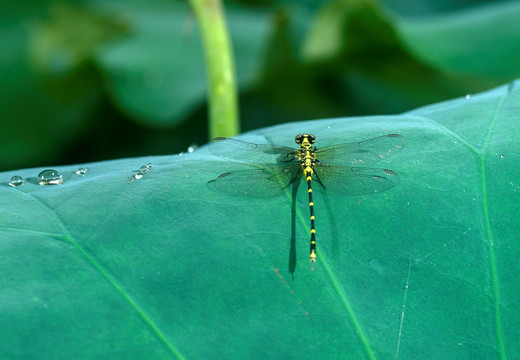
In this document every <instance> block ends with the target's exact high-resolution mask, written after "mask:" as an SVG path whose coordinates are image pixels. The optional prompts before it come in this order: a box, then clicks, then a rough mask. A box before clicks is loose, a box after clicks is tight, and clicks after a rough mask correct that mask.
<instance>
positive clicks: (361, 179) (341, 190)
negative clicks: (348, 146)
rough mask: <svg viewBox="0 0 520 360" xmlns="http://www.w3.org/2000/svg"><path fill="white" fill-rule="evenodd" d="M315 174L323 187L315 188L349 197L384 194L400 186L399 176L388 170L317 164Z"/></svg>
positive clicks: (316, 186)
mask: <svg viewBox="0 0 520 360" xmlns="http://www.w3.org/2000/svg"><path fill="white" fill-rule="evenodd" d="M314 174H315V177H316V178H317V179H316V180H317V182H319V183H321V184H322V185H323V186H320V185H315V186H314V188H317V189H320V188H321V189H323V188H325V190H326V191H331V192H335V193H338V194H343V195H348V196H356V195H366V194H373V193H378V192H383V191H386V190H388V189H391V188H393V187H394V186H396V185H397V184H399V175H397V174H396V173H395V172H393V171H391V170H386V169H374V168H365V167H350V166H343V165H335V164H323V163H320V164H316V167H315V169H314Z"/></svg>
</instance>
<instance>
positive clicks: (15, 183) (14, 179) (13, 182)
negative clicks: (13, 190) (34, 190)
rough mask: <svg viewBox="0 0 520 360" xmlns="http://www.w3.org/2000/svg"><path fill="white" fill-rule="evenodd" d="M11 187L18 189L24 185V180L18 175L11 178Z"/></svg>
mask: <svg viewBox="0 0 520 360" xmlns="http://www.w3.org/2000/svg"><path fill="white" fill-rule="evenodd" d="M9 185H10V186H12V187H17V186H21V185H23V178H22V177H21V176H18V175H14V176H13V177H11V181H10V182H9Z"/></svg>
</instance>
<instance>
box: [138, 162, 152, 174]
mask: <svg viewBox="0 0 520 360" xmlns="http://www.w3.org/2000/svg"><path fill="white" fill-rule="evenodd" d="M152 167H153V165H152V164H150V163H148V165H143V166H141V167H140V168H139V172H141V173H143V174H145V173H147V172H148V171H150V169H151V168H152Z"/></svg>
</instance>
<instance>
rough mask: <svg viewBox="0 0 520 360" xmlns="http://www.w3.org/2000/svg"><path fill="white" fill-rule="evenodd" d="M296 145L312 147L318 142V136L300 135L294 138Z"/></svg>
mask: <svg viewBox="0 0 520 360" xmlns="http://www.w3.org/2000/svg"><path fill="white" fill-rule="evenodd" d="M294 141H296V144H298V145H303V146H310V145H312V144H314V143H315V142H316V136H314V135H313V134H298V135H296V137H295V138H294Z"/></svg>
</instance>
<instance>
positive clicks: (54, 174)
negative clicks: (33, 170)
mask: <svg viewBox="0 0 520 360" xmlns="http://www.w3.org/2000/svg"><path fill="white" fill-rule="evenodd" d="M38 181H39V184H40V185H61V184H63V176H62V175H61V173H60V172H59V171H58V170H53V169H47V170H43V171H42V172H40V173H39V174H38Z"/></svg>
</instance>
